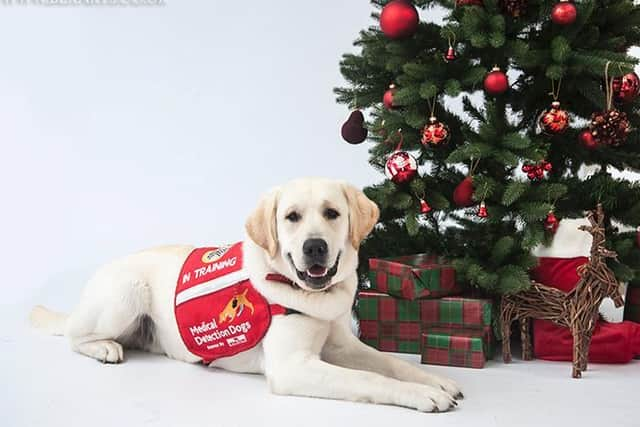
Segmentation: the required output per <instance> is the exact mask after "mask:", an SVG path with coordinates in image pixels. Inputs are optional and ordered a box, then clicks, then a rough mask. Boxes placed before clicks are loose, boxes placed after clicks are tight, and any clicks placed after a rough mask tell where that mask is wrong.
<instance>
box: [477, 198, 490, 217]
mask: <svg viewBox="0 0 640 427" xmlns="http://www.w3.org/2000/svg"><path fill="white" fill-rule="evenodd" d="M476 215H478V217H479V218H486V217H488V216H489V211H487V205H485V204H484V200H483V201H482V202H481V203H480V207H479V208H478V213H477V214H476Z"/></svg>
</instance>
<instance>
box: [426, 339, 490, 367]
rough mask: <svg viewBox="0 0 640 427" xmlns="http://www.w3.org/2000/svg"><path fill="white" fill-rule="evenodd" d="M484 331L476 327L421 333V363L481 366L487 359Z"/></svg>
mask: <svg viewBox="0 0 640 427" xmlns="http://www.w3.org/2000/svg"><path fill="white" fill-rule="evenodd" d="M486 338H487V337H486V332H485V331H483V330H478V329H449V330H442V331H440V332H438V331H437V330H435V329H432V330H429V331H427V332H426V333H424V334H422V359H421V361H422V363H429V364H432V365H447V366H461V367H466V368H483V367H484V364H485V362H486V360H487V345H488V343H487V342H486Z"/></svg>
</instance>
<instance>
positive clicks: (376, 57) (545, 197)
mask: <svg viewBox="0 0 640 427" xmlns="http://www.w3.org/2000/svg"><path fill="white" fill-rule="evenodd" d="M372 3H373V5H374V6H375V8H376V10H375V11H374V13H373V17H374V19H376V20H378V21H379V22H378V23H377V24H376V25H374V26H372V27H370V28H368V29H366V30H363V31H361V32H360V35H359V37H358V38H357V40H356V41H355V46H356V47H357V48H358V53H357V54H345V55H344V56H343V58H342V61H341V64H340V66H341V72H342V74H343V76H344V78H345V79H346V81H347V83H348V85H347V86H346V87H342V88H337V89H335V92H336V94H337V98H338V102H340V103H345V104H348V105H349V106H350V107H351V108H353V109H354V110H356V112H355V113H352V116H351V117H350V119H349V121H348V122H347V123H345V125H344V126H343V129H342V130H343V136H344V137H345V139H347V140H348V141H349V142H351V143H358V142H361V141H363V140H364V139H365V138H366V136H367V130H368V141H369V142H370V143H372V146H371V149H370V163H371V165H372V166H374V167H375V168H377V169H379V170H380V171H381V172H384V173H386V176H387V179H386V180H384V182H381V183H379V184H376V185H373V186H371V187H368V188H366V189H365V192H366V193H367V195H368V196H369V197H371V198H372V199H373V200H374V201H376V202H377V203H378V205H379V206H380V208H381V221H380V224H379V226H378V227H377V229H376V230H375V231H374V233H373V234H372V236H371V237H370V238H369V239H368V240H367V241H366V242H365V243H364V245H363V248H362V250H361V257H362V260H363V261H364V260H366V259H367V258H369V257H371V256H375V257H381V256H391V255H401V254H410V253H419V252H431V253H437V254H440V255H444V256H446V257H448V258H450V259H452V260H453V261H454V266H455V268H456V270H457V273H458V275H459V277H461V278H462V280H464V281H466V282H468V283H470V284H471V285H473V286H476V287H479V288H481V289H484V290H486V291H488V292H489V293H491V294H494V295H500V294H504V293H512V292H517V291H518V290H521V289H526V288H528V287H529V286H530V278H529V274H528V271H529V270H530V268H532V267H533V266H534V265H535V264H536V259H535V258H534V257H533V256H532V255H531V251H532V249H533V248H535V247H536V246H537V245H540V244H545V243H548V242H549V241H550V239H551V238H552V237H553V234H554V232H555V230H556V228H557V225H558V221H559V220H560V219H562V218H580V217H584V212H585V211H586V210H588V209H593V208H594V207H595V206H596V204H597V203H599V202H600V203H602V205H603V207H604V210H605V212H606V213H607V215H608V216H607V241H608V242H609V243H608V244H609V245H610V247H611V249H614V250H615V251H617V253H618V255H619V257H618V261H612V262H611V264H610V267H611V268H612V269H613V270H614V272H615V274H616V277H617V278H618V279H619V280H621V281H634V280H635V281H640V250H639V248H638V246H639V245H640V242H639V241H638V239H639V236H638V231H637V230H638V229H637V227H638V226H640V185H639V184H638V183H633V182H631V181H629V180H625V179H623V178H621V177H620V176H619V175H620V174H617V173H616V171H624V170H633V171H638V170H639V169H640V141H639V138H640V137H639V135H638V131H637V127H638V124H639V123H640V117H638V113H639V112H640V110H639V107H640V103H639V102H638V100H637V96H638V91H639V90H640V81H639V79H638V76H637V75H636V74H635V73H634V72H633V68H634V66H635V65H636V63H637V60H636V59H635V58H634V57H632V56H630V55H629V48H630V47H631V46H635V45H638V42H639V41H640V7H639V6H635V5H634V3H633V1H631V0H598V1H594V0H582V1H580V2H576V3H572V2H568V1H536V0H530V1H526V0H503V1H496V0H484V1H483V0H458V1H456V2H453V1H428V0H416V1H414V2H409V1H406V0H393V1H384V0H374V1H372ZM434 7H439V8H441V9H442V8H443V9H446V11H447V15H446V17H445V18H444V19H443V20H442V21H441V22H439V23H433V22H426V21H427V18H428V16H429V14H430V13H432V11H433V8H434ZM418 11H421V12H420V13H421V15H422V19H420V18H419V16H418ZM390 85H391V86H390ZM460 100H461V105H462V108H461V109H460V108H459V109H458V111H457V112H456V111H455V108H452V106H453V105H454V104H455V102H456V101H457V102H460ZM358 110H365V112H366V113H367V116H368V119H367V120H366V122H364V123H362V116H361V113H359V112H357V111H358ZM365 129H366V130H365ZM414 159H415V163H414V162H413V160H414ZM416 164H417V166H418V167H419V168H418V170H417V171H416V167H415V166H416ZM583 165H597V166H598V168H597V172H596V173H594V174H592V175H590V176H587V177H585V176H584V175H582V174H579V170H580V168H581V167H582V166H583ZM361 265H366V262H362V263H361Z"/></svg>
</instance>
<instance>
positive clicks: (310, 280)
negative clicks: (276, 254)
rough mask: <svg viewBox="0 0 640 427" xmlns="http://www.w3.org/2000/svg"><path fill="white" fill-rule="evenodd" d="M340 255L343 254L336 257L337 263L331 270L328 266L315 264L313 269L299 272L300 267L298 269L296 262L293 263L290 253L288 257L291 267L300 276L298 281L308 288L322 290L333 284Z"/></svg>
mask: <svg viewBox="0 0 640 427" xmlns="http://www.w3.org/2000/svg"><path fill="white" fill-rule="evenodd" d="M340 255H341V253H338V256H337V257H336V262H335V263H334V264H333V266H332V267H331V268H327V267H326V266H324V265H320V264H314V265H312V266H311V267H309V268H307V269H306V270H298V267H296V264H295V262H293V257H292V256H291V254H290V253H289V254H287V257H288V258H289V262H290V263H291V266H292V267H293V268H294V270H296V275H297V276H298V279H300V280H302V281H303V282H305V283H306V284H307V286H309V287H310V288H312V289H317V290H320V289H323V288H325V287H326V286H327V284H328V283H329V282H331V279H332V278H333V276H335V275H336V273H337V272H338V264H339V263H340Z"/></svg>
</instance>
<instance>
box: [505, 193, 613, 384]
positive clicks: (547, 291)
mask: <svg viewBox="0 0 640 427" xmlns="http://www.w3.org/2000/svg"><path fill="white" fill-rule="evenodd" d="M587 218H588V220H589V222H590V223H591V225H590V226H581V227H579V228H580V230H583V231H586V232H588V233H590V234H591V235H592V236H593V243H592V245H591V256H590V260H589V262H588V263H587V264H584V265H583V266H581V267H580V268H579V270H578V274H579V275H580V281H579V282H578V284H577V286H576V287H575V289H574V290H573V291H571V292H569V293H565V292H563V291H560V290H558V289H555V288H551V287H548V286H544V285H541V284H540V283H536V282H532V284H531V288H529V289H527V290H526V291H522V292H518V293H516V294H512V295H505V296H503V298H502V303H501V320H502V357H503V359H504V361H505V363H509V362H511V345H510V342H509V339H510V337H511V324H512V323H513V321H514V320H518V321H519V322H520V332H521V336H522V358H523V359H524V360H531V359H532V358H533V351H532V344H531V333H530V328H531V325H530V323H531V319H543V320H550V321H552V322H554V323H555V324H557V325H560V326H565V327H568V328H569V329H570V330H571V334H572V335H573V377H574V378H580V377H581V376H582V371H585V370H586V369H587V361H588V355H589V344H590V343H591V335H592V333H593V329H594V328H595V322H596V320H597V318H598V308H599V307H600V303H601V302H602V300H603V299H605V298H606V297H610V298H612V299H613V302H614V304H615V305H616V307H620V306H622V304H623V303H624V302H623V299H622V295H621V294H620V286H619V284H618V282H617V280H616V278H615V276H614V274H613V272H612V271H611V270H610V269H609V268H608V267H607V265H606V262H605V261H606V258H615V257H616V253H615V252H613V251H610V250H608V249H606V248H605V246H604V245H605V230H604V224H603V223H604V212H603V210H602V205H601V204H598V206H597V207H596V210H595V211H590V212H589V213H588V214H587Z"/></svg>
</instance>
